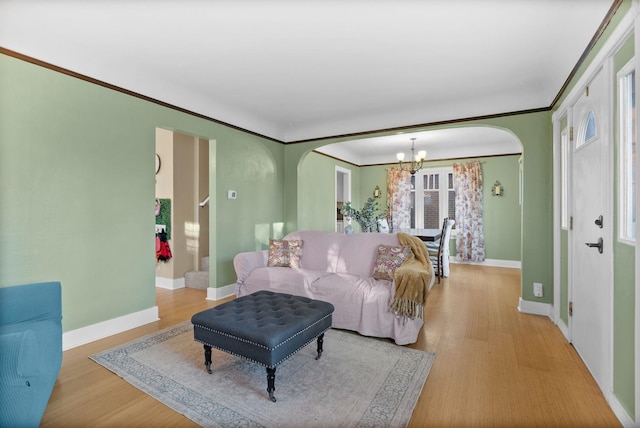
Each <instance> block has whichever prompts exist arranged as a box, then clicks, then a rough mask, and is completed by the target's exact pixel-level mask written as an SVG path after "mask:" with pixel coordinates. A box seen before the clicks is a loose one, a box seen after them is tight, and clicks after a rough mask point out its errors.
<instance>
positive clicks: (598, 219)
mask: <svg viewBox="0 0 640 428" xmlns="http://www.w3.org/2000/svg"><path fill="white" fill-rule="evenodd" d="M596 226H598V227H599V228H600V229H602V214H600V215H599V216H598V218H597V219H596Z"/></svg>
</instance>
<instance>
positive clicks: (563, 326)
mask: <svg viewBox="0 0 640 428" xmlns="http://www.w3.org/2000/svg"><path fill="white" fill-rule="evenodd" d="M556 325H557V326H558V328H559V329H560V332H562V334H563V335H564V338H565V339H567V341H568V342H570V341H571V340H570V339H569V326H568V325H566V324H565V323H564V321H563V320H561V319H558V320H557V321H556Z"/></svg>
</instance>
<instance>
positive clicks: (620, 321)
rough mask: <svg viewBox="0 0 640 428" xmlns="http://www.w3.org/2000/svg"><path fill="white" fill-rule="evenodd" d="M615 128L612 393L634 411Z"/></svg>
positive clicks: (630, 268) (630, 255)
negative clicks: (620, 228) (620, 239)
mask: <svg viewBox="0 0 640 428" xmlns="http://www.w3.org/2000/svg"><path fill="white" fill-rule="evenodd" d="M633 53H634V43H633V36H631V37H629V39H628V40H627V41H626V43H625V44H624V45H623V46H622V47H621V48H620V50H619V51H618V52H617V53H616V55H615V57H614V71H615V74H617V72H618V71H619V70H620V69H621V68H622V67H623V66H624V65H626V64H627V63H628V62H629V60H631V59H632V58H633ZM613 78H614V82H613V84H614V88H616V90H614V91H613V93H614V102H613V105H614V106H617V105H618V91H617V87H618V85H617V83H618V81H617V77H616V76H615V75H614V77H613ZM618 113H619V111H618V109H617V108H615V109H614V123H615V124H617V123H619V114H618ZM613 129H614V142H615V144H614V155H613V159H614V171H613V174H614V175H613V176H614V177H616V179H614V180H613V181H614V188H613V190H614V191H613V195H614V203H613V210H614V216H613V219H614V220H613V221H614V231H613V233H614V242H613V360H614V361H613V367H614V369H613V392H614V393H615V394H616V396H617V397H618V399H619V400H620V403H621V404H622V405H623V406H624V408H625V410H626V411H627V412H628V413H629V414H631V415H633V414H634V413H635V409H634V407H635V402H634V398H635V383H634V376H633V375H632V374H633V373H635V347H634V344H635V328H634V324H633V320H634V318H635V247H634V246H631V245H629V244H625V243H622V242H620V241H619V240H618V236H620V233H619V227H620V224H619V221H618V220H619V209H618V208H619V205H618V204H619V198H618V184H619V181H618V180H617V177H619V171H620V165H619V157H618V153H619V150H620V135H619V133H620V132H619V131H620V129H619V127H618V126H617V125H616V126H614V127H613Z"/></svg>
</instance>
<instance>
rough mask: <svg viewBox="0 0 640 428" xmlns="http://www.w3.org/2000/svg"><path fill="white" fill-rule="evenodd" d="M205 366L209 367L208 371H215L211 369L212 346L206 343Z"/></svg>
mask: <svg viewBox="0 0 640 428" xmlns="http://www.w3.org/2000/svg"><path fill="white" fill-rule="evenodd" d="M204 366H205V367H206V368H207V373H209V374H211V373H213V372H212V371H211V346H209V345H204Z"/></svg>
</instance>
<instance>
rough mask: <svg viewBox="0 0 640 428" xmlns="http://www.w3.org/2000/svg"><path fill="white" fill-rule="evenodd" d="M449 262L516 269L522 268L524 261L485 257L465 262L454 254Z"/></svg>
mask: <svg viewBox="0 0 640 428" xmlns="http://www.w3.org/2000/svg"><path fill="white" fill-rule="evenodd" d="M449 263H457V264H461V265H478V266H493V267H505V268H514V269H521V268H522V262H521V261H519V260H500V259H485V260H484V261H483V262H463V261H460V260H458V259H456V258H455V257H454V256H451V257H449Z"/></svg>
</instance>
